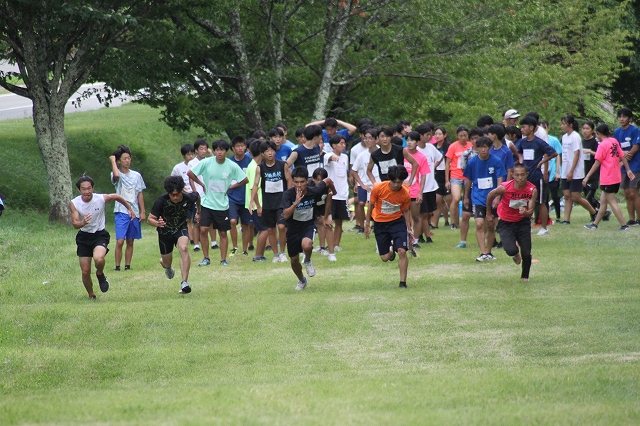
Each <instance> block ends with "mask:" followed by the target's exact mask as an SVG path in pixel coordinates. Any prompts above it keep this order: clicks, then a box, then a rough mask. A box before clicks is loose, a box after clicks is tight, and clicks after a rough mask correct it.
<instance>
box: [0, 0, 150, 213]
mask: <svg viewBox="0 0 640 426" xmlns="http://www.w3.org/2000/svg"><path fill="white" fill-rule="evenodd" d="M155 3H156V2H155V1H152V0H148V1H134V0H132V1H103V2H83V1H78V0H70V1H67V2H63V3H60V2H47V1H38V0H7V1H0V42H2V43H4V44H5V45H6V46H7V47H8V49H3V50H2V51H0V59H8V60H9V61H10V62H12V63H15V64H17V66H18V68H19V70H20V72H19V73H0V86H1V87H3V88H5V89H6V90H9V91H10V92H13V93H15V94H17V95H20V96H24V97H26V98H29V99H31V100H32V101H33V122H34V127H35V132H36V137H37V140H38V146H39V148H40V152H41V155H42V160H43V162H44V164H45V168H46V171H47V180H48V185H49V220H50V221H60V222H69V210H68V203H69V200H70V199H71V197H72V194H73V193H72V185H71V172H70V169H69V157H68V154H67V142H66V136H65V132H64V108H65V105H66V103H67V101H68V100H69V98H70V97H71V96H72V95H73V94H74V93H75V92H76V91H77V90H79V89H80V87H81V86H82V84H83V83H85V82H87V81H89V80H90V78H91V75H92V72H93V71H94V70H95V68H96V67H97V66H98V64H99V63H100V61H101V58H102V57H103V56H104V54H105V52H106V51H107V50H108V49H110V48H111V47H112V46H113V45H114V44H116V43H117V42H118V41H119V40H120V39H121V37H122V36H123V35H124V34H125V32H126V31H127V30H128V29H129V28H131V27H133V26H135V25H137V24H138V22H139V21H140V20H141V19H144V17H145V16H146V15H147V14H148V13H149V11H150V9H151V8H152V6H153V5H154V4H155ZM16 77H19V78H20V79H21V81H22V82H23V83H24V85H18V84H17V83H16V82H15V81H14V80H15V78H16Z"/></svg>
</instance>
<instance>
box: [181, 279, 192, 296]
mask: <svg viewBox="0 0 640 426" xmlns="http://www.w3.org/2000/svg"><path fill="white" fill-rule="evenodd" d="M187 293H191V287H189V283H188V282H186V281H182V282H181V283H180V291H178V294H187Z"/></svg>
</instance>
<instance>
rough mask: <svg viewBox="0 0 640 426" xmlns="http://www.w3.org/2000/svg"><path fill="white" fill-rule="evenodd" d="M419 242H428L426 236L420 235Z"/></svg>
mask: <svg viewBox="0 0 640 426" xmlns="http://www.w3.org/2000/svg"><path fill="white" fill-rule="evenodd" d="M418 243H426V241H425V240H424V237H423V236H422V235H420V237H418Z"/></svg>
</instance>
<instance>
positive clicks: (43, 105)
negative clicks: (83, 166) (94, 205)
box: [33, 94, 73, 223]
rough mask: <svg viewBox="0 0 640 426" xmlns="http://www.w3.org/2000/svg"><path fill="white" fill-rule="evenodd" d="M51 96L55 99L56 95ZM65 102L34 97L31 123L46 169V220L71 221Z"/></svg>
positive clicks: (71, 192) (71, 194)
mask: <svg viewBox="0 0 640 426" xmlns="http://www.w3.org/2000/svg"><path fill="white" fill-rule="evenodd" d="M53 97H54V98H58V96H56V95H55V94H54V96H53ZM65 103H66V102H64V101H62V100H59V99H58V101H57V102H56V101H50V102H48V101H47V99H46V98H45V97H44V96H34V99H33V123H34V127H35V130H36V137H37V139H38V146H39V148H40V153H41V154H42V160H43V161H44V165H45V168H46V171H47V182H48V184H49V221H51V222H63V223H71V221H70V217H69V201H71V198H72V197H73V191H72V185H71V169H70V168H69V155H68V153H67V137H66V135H65V133H64V106H65ZM60 104H61V105H60Z"/></svg>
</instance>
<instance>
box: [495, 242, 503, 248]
mask: <svg viewBox="0 0 640 426" xmlns="http://www.w3.org/2000/svg"><path fill="white" fill-rule="evenodd" d="M496 248H499V249H500V248H502V241H500V242H499V243H498V244H496Z"/></svg>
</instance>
